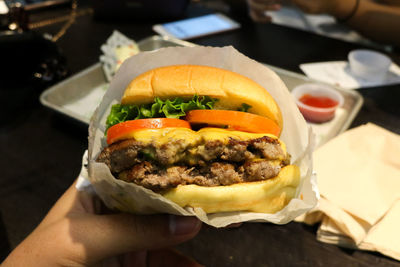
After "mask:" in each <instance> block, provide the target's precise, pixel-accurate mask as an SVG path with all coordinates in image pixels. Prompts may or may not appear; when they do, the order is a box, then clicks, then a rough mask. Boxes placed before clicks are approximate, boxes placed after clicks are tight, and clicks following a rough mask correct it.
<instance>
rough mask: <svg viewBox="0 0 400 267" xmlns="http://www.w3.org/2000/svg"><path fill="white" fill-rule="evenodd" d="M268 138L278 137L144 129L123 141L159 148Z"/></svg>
mask: <svg viewBox="0 0 400 267" xmlns="http://www.w3.org/2000/svg"><path fill="white" fill-rule="evenodd" d="M263 136H268V137H270V138H273V139H277V137H276V136H274V135H271V134H264V133H247V132H241V131H231V130H226V129H221V128H202V129H200V130H199V131H193V130H191V129H188V128H162V129H143V130H137V131H133V132H131V133H129V134H128V135H126V136H124V137H123V139H128V138H134V139H135V140H137V141H140V142H143V143H144V144H149V143H154V144H155V145H157V146H161V145H164V144H166V143H169V142H172V141H174V140H185V143H186V144H187V145H192V146H194V145H196V144H199V143H204V142H206V141H215V140H220V141H222V142H223V143H225V144H226V143H228V142H229V139H230V138H233V139H236V140H240V141H247V140H250V139H256V138H261V137H263ZM279 142H280V144H281V147H282V149H283V150H284V151H286V146H285V144H284V143H283V142H281V141H280V140H279Z"/></svg>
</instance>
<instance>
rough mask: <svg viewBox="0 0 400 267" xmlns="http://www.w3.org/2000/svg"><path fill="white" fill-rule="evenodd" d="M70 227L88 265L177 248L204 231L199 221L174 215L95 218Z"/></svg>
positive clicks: (86, 217)
mask: <svg viewBox="0 0 400 267" xmlns="http://www.w3.org/2000/svg"><path fill="white" fill-rule="evenodd" d="M72 220H76V222H73V223H71V224H70V226H71V231H70V234H71V237H72V239H73V240H74V242H79V243H81V246H78V247H80V248H81V249H83V250H84V251H80V252H79V255H82V256H83V255H85V256H84V257H85V259H82V260H84V261H85V262H87V263H94V262H97V261H99V260H102V259H105V258H108V257H111V256H115V255H119V254H123V253H127V252H131V251H139V250H147V249H158V248H163V247H169V246H174V245H176V244H179V243H181V242H184V241H186V240H189V239H191V238H193V237H194V236H195V235H196V234H197V233H198V232H199V230H200V228H201V222H200V221H199V220H198V219H197V218H196V217H184V216H174V215H146V216H140V215H131V214H112V215H91V216H85V217H83V218H74V219H72Z"/></svg>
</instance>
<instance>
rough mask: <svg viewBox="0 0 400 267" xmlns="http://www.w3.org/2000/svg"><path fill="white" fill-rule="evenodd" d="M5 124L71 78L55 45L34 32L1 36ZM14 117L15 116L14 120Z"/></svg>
mask: <svg viewBox="0 0 400 267" xmlns="http://www.w3.org/2000/svg"><path fill="white" fill-rule="evenodd" d="M0 51H2V60H1V62H0V81H1V87H0V99H1V102H0V106H1V109H2V111H3V112H2V114H3V115H5V116H2V117H1V121H3V120H7V118H9V117H10V116H7V114H14V113H15V112H16V111H18V110H20V109H21V108H22V109H23V108H25V107H26V105H27V104H28V103H30V104H31V103H33V102H34V101H36V102H37V99H38V96H39V93H40V92H41V91H42V90H43V89H45V88H46V87H48V86H50V85H52V84H54V83H55V82H57V81H59V80H61V79H63V78H65V77H66V76H67V70H66V65H65V59H64V58H63V56H62V55H61V53H60V51H59V49H58V47H57V46H56V44H55V43H53V42H51V41H50V40H47V39H45V38H43V37H42V36H41V35H39V34H37V33H34V32H24V33H18V32H3V33H1V34H0ZM12 117H14V116H12Z"/></svg>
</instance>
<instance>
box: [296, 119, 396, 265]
mask: <svg viewBox="0 0 400 267" xmlns="http://www.w3.org/2000/svg"><path fill="white" fill-rule="evenodd" d="M399 155H400V136H399V135H396V134H394V133H391V132H389V131H387V130H385V129H383V128H381V127H379V126H376V125H374V124H366V125H363V126H360V127H358V128H355V129H352V130H349V131H347V132H345V133H343V134H341V135H340V136H338V137H336V138H334V139H332V140H331V141H329V142H328V143H326V144H325V145H323V146H321V147H320V148H319V149H317V150H316V151H315V152H314V169H315V171H316V172H317V175H318V185H319V189H320V193H321V199H320V201H319V205H318V207H317V208H316V209H314V210H313V211H311V212H309V213H308V214H306V215H305V216H303V217H300V218H298V219H297V220H298V221H303V222H305V223H309V224H313V223H315V222H321V225H320V228H319V230H318V233H317V239H318V240H320V241H323V242H327V243H331V244H337V245H339V246H343V247H350V248H358V249H364V250H372V251H378V252H380V253H382V254H385V255H387V256H390V257H393V258H395V259H397V260H400V227H399V222H400V157H399Z"/></svg>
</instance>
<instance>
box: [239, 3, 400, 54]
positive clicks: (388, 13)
mask: <svg viewBox="0 0 400 267" xmlns="http://www.w3.org/2000/svg"><path fill="white" fill-rule="evenodd" d="M247 3H248V6H249V14H250V17H251V18H252V19H253V20H254V21H256V22H269V21H271V18H270V17H268V16H267V15H266V14H265V12H266V11H277V10H279V9H280V8H281V7H282V5H284V4H292V5H294V6H297V7H298V8H300V9H301V10H302V11H303V12H305V13H308V14H328V15H331V16H334V17H335V18H336V19H337V21H338V22H340V23H345V24H347V25H348V26H349V27H351V28H353V29H354V30H356V31H358V32H359V33H360V34H362V35H363V36H365V37H367V38H370V39H371V40H375V41H378V42H382V43H384V44H390V45H395V46H397V47H400V34H399V29H400V0H376V1H373V0H291V1H285V0H247Z"/></svg>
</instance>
